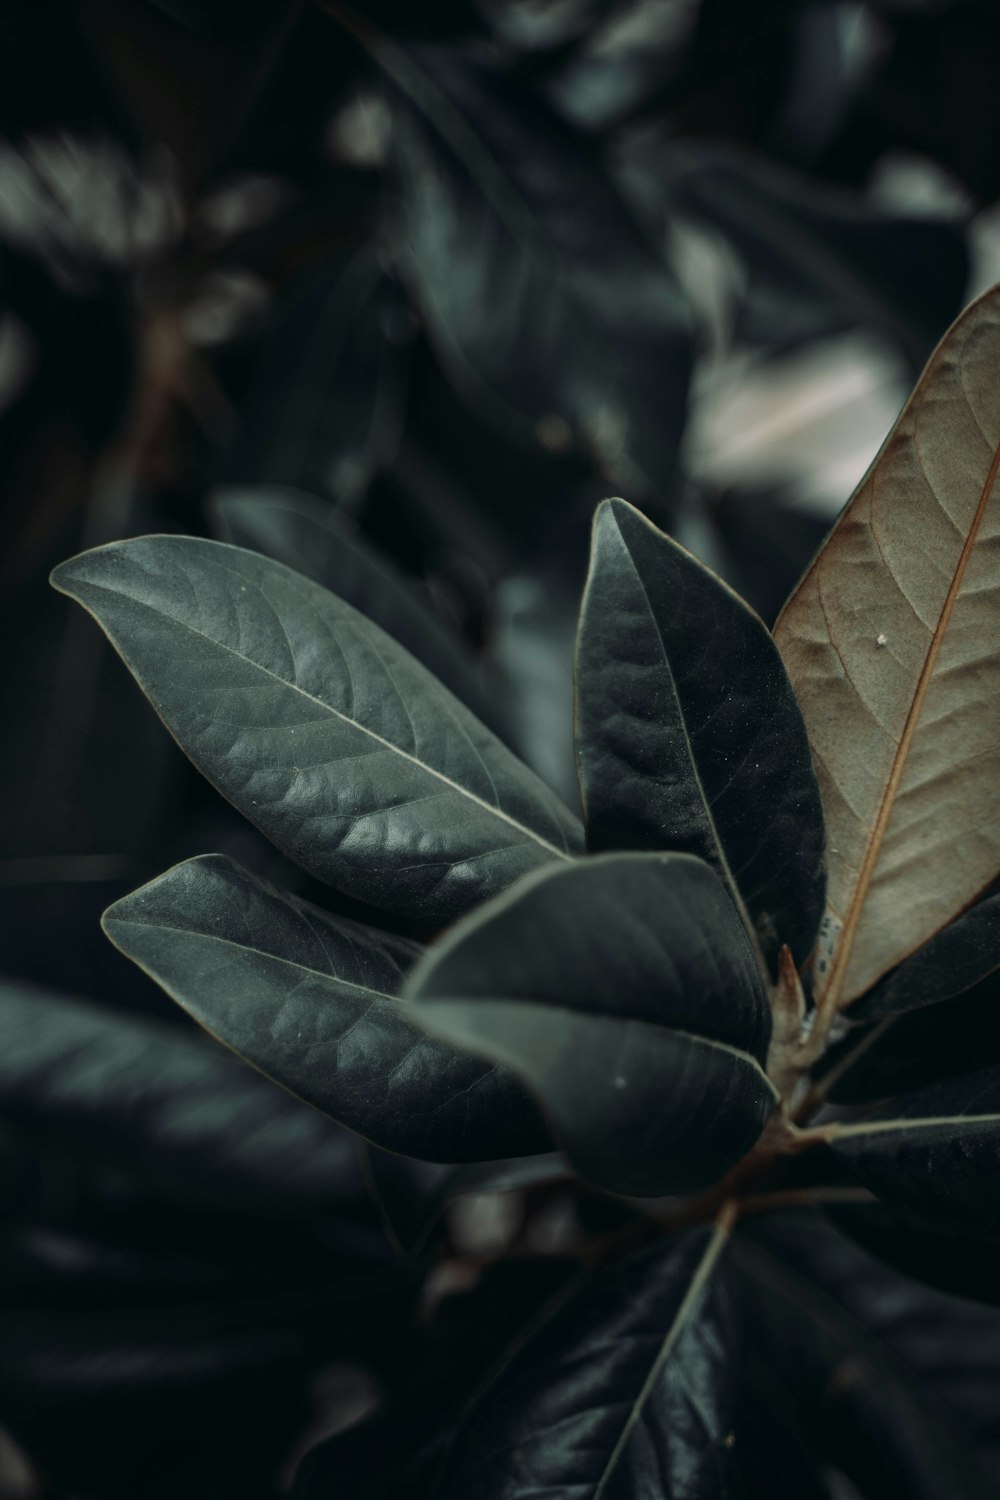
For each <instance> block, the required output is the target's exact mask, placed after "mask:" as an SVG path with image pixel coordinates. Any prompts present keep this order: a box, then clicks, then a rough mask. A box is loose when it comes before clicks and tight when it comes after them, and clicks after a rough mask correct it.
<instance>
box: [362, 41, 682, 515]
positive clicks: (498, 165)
mask: <svg viewBox="0 0 1000 1500" xmlns="http://www.w3.org/2000/svg"><path fill="white" fill-rule="evenodd" d="M362 39H363V40H365V41H366V43H367V44H368V45H369V46H370V47H371V49H372V51H373V53H374V55H375V58H376V60H377V61H378V63H379V64H380V66H381V67H382V68H383V69H384V70H385V72H386V73H387V74H388V75H389V76H390V78H391V79H392V81H393V83H394V84H395V85H396V87H397V89H398V91H399V94H398V96H396V97H394V98H393V100H392V103H393V107H394V112H395V114H396V129H395V131H394V135H393V146H394V153H395V157H396V163H397V167H398V175H399V195H398V216H397V221H398V232H399V241H400V252H401V259H400V271H401V274H402V276H403V277H404V279H405V280H406V281H407V282H408V283H409V285H410V287H411V289H412V292H413V295H414V298H415V300H416V302H417V304H418V306H419V307H420V310H421V312H422V314H423V317H424V319H425V321H426V324H427V327H428V331H429V333H430V335H431V337H432V338H433V340H434V342H435V345H436V348H437V350H438V353H439V355H440V357H441V358H442V361H443V363H444V364H445V366H446V368H447V369H448V370H449V371H450V373H451V375H452V378H453V380H454V381H455V383H456V385H457V386H458V387H459V389H460V390H461V391H462V392H463V394H466V395H468V396H470V397H471V398H472V399H474V400H476V401H477V402H478V404H479V405H480V406H481V407H482V408H483V409H484V410H485V411H486V412H487V414H488V415H490V416H491V417H492V418H494V419H495V421H496V422H497V424H498V425H499V426H500V427H501V429H504V430H506V431H508V432H510V433H511V434H512V435H513V436H515V437H516V438H519V439H522V440H527V441H529V442H533V441H534V442H537V441H539V440H540V441H541V442H543V443H547V444H548V445H549V446H551V447H556V448H560V449H561V448H570V447H576V448H578V449H582V450H583V451H585V452H588V453H589V454H591V455H592V456H593V457H594V458H596V460H597V461H598V462H599V463H600V465H601V467H602V470H603V471H604V472H605V473H608V474H611V475H613V476H614V478H615V480H616V482H617V483H619V484H620V485H621V486H622V487H625V486H626V485H627V486H628V488H629V491H630V493H633V494H642V493H645V494H648V495H650V496H651V497H657V498H659V499H661V500H663V499H667V500H670V499H672V498H673V489H674V485H675V482H676V472H677V450H678V445H679V442H680V437H681V433H682V429H683V423H684V415H685V408H686V403H687V389H688V381H689V376H690V368H691V351H692V341H691V320H690V313H689V311H688V309H687V307H686V305H685V302H684V299H683V298H682V296H681V294H680V290H679V287H678V284H677V281H676V279H675V277H674V275H673V272H672V270H671V267H670V266H669V264H668V262H667V260H666V257H665V256H663V255H662V254H661V253H660V252H659V251H658V249H657V248H656V246H655V245H654V244H653V242H652V240H647V239H646V237H645V235H644V233H643V232H642V231H641V230H640V229H639V227H638V226H637V223H636V221H635V219H634V218H633V216H632V214H631V211H630V209H629V207H628V205H627V203H626V202H625V201H624V200H623V199H622V197H621V196H620V194H619V192H618V190H617V188H616V187H615V184H614V182H613V180H612V178H611V176H610V174H609V173H607V171H606V170H605V169H604V167H603V165H602V163H601V161H600V157H599V154H598V153H596V152H595V151H593V150H589V149H587V148H586V147H583V146H582V145H581V140H580V137H579V135H578V134H577V133H576V132H574V131H573V130H571V129H570V128H568V127H567V126H566V124H565V123H564V122H563V121H561V120H560V119H559V118H558V116H557V115H556V114H555V113H554V112H553V111H552V110H551V109H550V108H549V107H548V106H547V105H546V104H545V103H544V102H543V100H542V98H541V96H540V93H539V91H538V90H533V91H532V90H528V89H526V88H524V87H523V85H520V84H519V83H518V82H517V81H516V80H515V79H514V78H512V77H511V75H510V73H509V72H508V73H506V74H505V73H504V72H503V71H502V70H501V69H500V68H498V67H497V66H496V65H495V64H491V63H490V61H489V60H488V59H486V58H484V57H482V56H479V57H477V56H474V55H472V54H471V53H469V52H468V51H466V52H464V53H463V52H459V51H458V50H457V49H455V48H451V49H445V48H435V47H422V48H411V49H408V50H404V49H402V48H400V47H396V46H393V45H392V44H391V43H389V42H386V41H381V42H380V41H379V40H377V39H374V38H372V37H371V36H370V35H365V36H363V38H362ZM484 309H486V310H488V311H487V312H486V314H485V315H484Z"/></svg>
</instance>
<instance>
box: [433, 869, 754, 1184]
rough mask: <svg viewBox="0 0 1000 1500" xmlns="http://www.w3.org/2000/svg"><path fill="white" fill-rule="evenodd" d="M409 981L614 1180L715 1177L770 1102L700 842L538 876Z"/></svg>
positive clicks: (579, 1157) (736, 948)
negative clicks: (687, 848) (684, 850)
mask: <svg viewBox="0 0 1000 1500" xmlns="http://www.w3.org/2000/svg"><path fill="white" fill-rule="evenodd" d="M407 991H408V993H409V994H410V995H412V996H413V998H414V999H415V1000H416V1001H417V1002H418V1003H419V1006H420V1010H421V1012H422V1013H423V1014H424V1015H425V1016H426V1018H427V1021H428V1024H429V1025H430V1026H431V1027H433V1029H434V1030H435V1031H440V1032H441V1033H442V1034H443V1035H445V1036H448V1037H450V1038H452V1039H453V1040H454V1041H456V1042H458V1043H460V1044H462V1045H466V1046H468V1047H470V1048H472V1049H473V1050H475V1051H481V1052H483V1053H484V1054H485V1055H487V1056H489V1057H491V1058H493V1059H495V1060H497V1061H503V1062H504V1063H505V1064H508V1065H510V1066H511V1067H513V1068H514V1069H515V1071H516V1072H517V1073H518V1074H519V1075H520V1076H521V1077H523V1078H524V1079H525V1080H526V1081H527V1082H528V1083H529V1084H530V1086H531V1088H532V1090H533V1091H534V1093H535V1094H536V1096H537V1097H538V1099H539V1100H540V1102H541V1103H542V1104H543V1106H544V1108H545V1110H546V1113H547V1115H548V1117H549V1119H550V1121H551V1123H552V1126H553V1131H554V1133H555V1135H556V1138H557V1140H558V1142H559V1144H560V1145H561V1146H562V1147H563V1148H564V1149H565V1151H566V1153H567V1155H568V1156H569V1158H570V1160H571V1161H572V1162H573V1164H574V1166H575V1167H576V1168H577V1169H578V1171H579V1172H580V1173H581V1174H582V1175H583V1176H584V1177H585V1178H587V1179H588V1180H589V1181H591V1182H594V1183H595V1184H597V1185H598V1186H600V1187H603V1188H607V1189H609V1190H610V1191H612V1192H619V1193H631V1194H638V1195H657V1194H661V1193H671V1192H681V1191H684V1190H686V1189H690V1188H696V1187H700V1186H702V1185H703V1184H705V1183H707V1182H710V1181H712V1180H714V1179H715V1178H716V1177H718V1176H719V1175H721V1173H722V1172H724V1171H725V1170H726V1168H727V1167H730V1166H732V1164H733V1163H734V1162H736V1161H738V1160H739V1159H740V1158H741V1157H742V1156H743V1155H744V1154H745V1153H746V1152H747V1151H749V1150H750V1148H751V1146H753V1144H754V1142H755V1141H756V1140H757V1138H758V1136H759V1135H760V1132H761V1130H762V1129H763V1127H764V1124H765V1121H766V1120H767V1118H768V1116H769V1115H770V1113H771V1111H772V1109H773V1108H774V1102H775V1094H774V1090H773V1088H772V1086H771V1084H770V1082H769V1080H768V1078H767V1076H766V1074H765V1073H764V1071H763V1069H762V1067H761V1063H762V1062H763V1061H764V1059H765V1057H766V1052H767V1044H768V1040H769V1037H770V1030H771V1021H770V1013H769V1010H768V1007H767V1001H766V999H765V996H764V988H763V980H762V977H761V974H760V971H759V968H758V965H757V962H756V959H755V958H754V954H753V950H752V948H751V945H750V940H749V938H748V937H747V934H746V931H745V930H744V927H743V924H742V922H741V921H740V919H739V917H738V915H737V913H736V910H735V908H734V907H733V905H732V902H731V901H730V900H729V897H728V896H727V894H726V891H725V887H724V886H723V885H722V882H721V881H720V880H719V879H718V877H717V876H716V875H715V874H714V872H713V871H712V870H711V869H710V868H709V867H708V865H706V864H705V863H704V862H703V861H701V860H698V859H694V858H693V857H692V856H690V855H685V854H618V855H614V854H612V855H603V856H599V857H597V858H594V859H588V860H582V861H579V862H578V863H576V864H574V865H571V866H570V867H569V868H567V869H563V868H560V869H559V870H558V872H555V871H553V872H549V871H547V870H546V871H539V872H538V874H537V875H534V876H528V877H527V878H525V879H524V880H522V881H520V882H519V883H518V884H517V885H516V886H515V887H514V888H513V889H512V890H510V891H508V892H506V893H505V894H504V895H503V896H502V897H500V898H498V899H497V900H496V901H494V902H491V903H490V904H489V905H487V906H485V907H483V908H482V909H481V910H479V911H477V912H475V913H473V915H472V916H470V917H469V918H467V919H466V921H465V922H463V923H461V924H460V925H459V926H457V927H456V928H455V929H454V930H453V931H452V932H450V933H449V934H447V935H446V936H445V937H444V938H443V939H442V940H441V941H440V942H439V943H437V944H436V945H435V946H434V947H433V948H432V949H431V950H429V951H428V953H427V954H426V956H425V958H424V959H422V960H421V961H420V963H419V964H418V965H417V967H416V968H415V969H414V970H413V973H412V975H411V977H410V979H409V980H408V982H407Z"/></svg>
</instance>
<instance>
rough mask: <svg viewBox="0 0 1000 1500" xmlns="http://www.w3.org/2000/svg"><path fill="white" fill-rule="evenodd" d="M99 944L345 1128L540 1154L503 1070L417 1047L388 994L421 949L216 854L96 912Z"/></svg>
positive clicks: (400, 1006) (539, 1137)
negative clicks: (118, 952)
mask: <svg viewBox="0 0 1000 1500" xmlns="http://www.w3.org/2000/svg"><path fill="white" fill-rule="evenodd" d="M104 928H105V931H106V932H107V933H108V936H109V937H110V938H111V939H112V941H113V942H115V943H116V944H117V945H118V947H119V948H121V949H122V950H123V952H125V953H127V954H128V955H129V957H130V958H133V959H134V960H135V961H136V963H138V964H139V965H141V967H142V968H144V969H145V970H146V971H147V972H148V973H150V974H152V976H153V977H154V978H155V979H157V980H158V981H159V982H160V984H162V985H163V987H164V988H165V989H166V990H167V991H168V993H169V994H171V995H172V996H173V998H174V999H175V1000H177V1001H178V1002H179V1004H181V1005H183V1006H184V1008H185V1010H187V1011H189V1012H190V1014H191V1015H192V1016H193V1017H194V1018H195V1020H196V1021H199V1022H200V1023H201V1025H203V1026H205V1027H206V1028H207V1029H208V1030H209V1031H210V1032H211V1033H212V1034H213V1035H214V1036H215V1037H217V1038H218V1039H219V1040H220V1041H222V1042H224V1043H225V1045H226V1046H227V1047H231V1048H232V1050H233V1051H234V1052H236V1053H238V1054H239V1055H240V1056H241V1057H243V1058H245V1059H246V1060H247V1061H248V1062H251V1063H253V1065H254V1066H255V1067H257V1068H259V1069H260V1070H261V1072H262V1073H266V1074H267V1075H268V1076H269V1077H270V1078H273V1079H274V1080H275V1081H276V1082H278V1083H280V1084H282V1085H283V1086H284V1087H285V1088H287V1089H289V1090H290V1091H291V1092H292V1093H293V1094H296V1095H298V1096H299V1097H300V1098H302V1099H305V1100H306V1101H307V1102H308V1103H309V1104H312V1105H314V1106H315V1107H316V1108H317V1109H320V1110H322V1111H323V1112H324V1114H328V1115H330V1116H331V1117H332V1118H333V1119H335V1120H337V1121H339V1122H340V1123H341V1124H342V1125H346V1126H348V1127H349V1128H350V1129H351V1130H354V1131H356V1132H357V1133H358V1134H360V1135H363V1136H365V1137H366V1138H367V1139H368V1140H370V1141H374V1142H375V1143H376V1144H377V1145H380V1146H384V1147H387V1148H388V1149H390V1150H392V1151H401V1152H404V1153H407V1154H410V1155H413V1156H427V1157H430V1158H432V1159H436V1160H442V1161H478V1160H481V1159H483V1158H486V1157H495V1156H503V1155H510V1154H511V1153H512V1152H514V1151H523V1152H528V1151H531V1150H533V1149H534V1148H535V1147H536V1146H537V1147H538V1148H539V1149H544V1147H545V1145H546V1144H547V1137H546V1132H545V1129H544V1127H543V1125H542V1124H541V1121H540V1120H539V1118H538V1115H537V1111H536V1110H535V1108H534V1107H533V1105H532V1104H531V1102H530V1100H529V1099H528V1098H527V1097H526V1096H525V1093H524V1091H523V1089H522V1088H521V1086H520V1085H519V1084H517V1083H516V1082H515V1080H514V1079H513V1078H511V1077H510V1075H509V1074H506V1073H504V1072H503V1070H501V1069H498V1068H496V1067H493V1066H491V1065H490V1064H488V1063H484V1062H483V1060H482V1059H481V1058H471V1057H469V1056H468V1055H467V1054H465V1053H461V1052H459V1051H457V1050H456V1049H455V1048H454V1047H453V1046H449V1045H448V1043H447V1042H443V1041H439V1040H437V1039H433V1038H431V1037H428V1035H427V1034H426V1032H425V1031H424V1029H423V1028H422V1027H421V1026H420V1025H419V1024H418V1023H417V1021H416V1020H414V1019H412V1018H411V1017H410V1016H409V1015H408V1014H407V1011H408V1009H409V1007H408V1006H407V1005H406V1004H405V1002H403V1001H401V1000H399V999H398V998H397V996H398V992H399V989H400V986H401V984H402V980H403V976H404V974H405V972H406V970H407V969H408V968H409V967H410V965H411V964H412V963H413V960H414V958H415V957H416V955H417V953H418V951H419V950H418V949H417V948H416V946H415V945H413V944H411V943H406V942H403V941H402V940H401V939H393V938H390V937H388V936H387V935H386V934H383V933H376V932H374V931H372V930H371V929H370V928H366V927H363V926H360V925H359V924H358V923H356V922H349V921H345V920H344V919H342V918H339V917H333V916H331V915H329V913H327V912H323V911H321V910H320V909H319V908H318V907H315V906H311V905H310V904H309V903H308V902H305V901H299V900H297V899H296V898H295V897H293V896H290V895H287V894H285V893H283V892H281V891H278V890H276V889H275V887H274V886H272V885H269V884H268V883H267V882H266V881H263V880H260V879H258V878H257V877H256V876H255V875H252V874H251V873H250V871H249V870H245V869H243V868H242V866H240V865H238V864H236V863H235V862H234V861H233V860H230V859H226V858H225V857H224V856H223V855H206V856H204V857H203V858H201V859H191V860H187V861H186V862H185V863H184V864H181V865H177V866H175V867H174V869H172V870H168V871H167V873H166V874H165V875H161V876H160V877H159V878H158V879H157V880H154V881H151V882H150V884H149V885H146V886H143V887H142V889H141V890H138V891H135V892H133V893H132V895H130V896H126V897H125V898H124V899H123V900H121V901H117V902H116V903H115V905H114V906H112V907H110V908H109V909H108V911H107V912H106V913H105V915H104Z"/></svg>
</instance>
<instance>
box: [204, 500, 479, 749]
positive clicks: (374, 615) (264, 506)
mask: <svg viewBox="0 0 1000 1500" xmlns="http://www.w3.org/2000/svg"><path fill="white" fill-rule="evenodd" d="M212 510H213V512H214V514H215V516H216V519H217V521H218V523H219V526H220V529H221V535H222V537H223V540H224V541H227V542H232V543H234V545H235V546H237V547H249V548H251V549H252V550H253V551H255V552H263V553H264V554H265V555H266V556H267V557H273V558H276V559H277V561H278V562H283V563H287V564H288V566H289V567H290V568H294V569H295V570H296V572H298V573H304V574H305V575H306V577H307V578H312V579H314V580H315V581H316V583H321V584H322V585H323V587H324V588H328V589H331V590H332V591H333V593H335V594H337V595H338V596H339V597H340V598H341V599H345V600H346V601H347V603H348V604H353V605H354V608H355V609H357V610H360V611H361V613H362V614H363V615H365V616H367V618H368V619H369V620H373V621H374V622H375V624H376V625H380V626H381V627H382V629H383V630H384V631H385V632H386V633H387V634H388V635H391V636H393V637H394V638H395V639H396V640H397V641H399V643H400V645H401V646H405V647H406V649H407V651H409V652H410V654H411V655H412V656H415V657H416V658H417V660H418V661H421V662H423V664H424V666H425V667H427V668H428V670H429V671H431V672H433V673H434V676H435V677H436V678H438V680H439V681H440V682H443V683H444V685H445V687H446V688H448V689H449V690H450V691H451V692H453V693H454V694H455V697H456V698H460V699H461V701H462V702H463V703H464V704H465V705H466V707H467V708H471V709H472V711H473V713H475V714H476V715H478V717H479V718H480V719H482V721H483V723H484V724H492V723H493V722H494V720H495V718H496V716H495V714H494V711H493V708H492V706H491V704H490V702H489V699H488V697H487V695H486V690H485V688H484V687H483V683H482V681H481V678H480V675H479V669H478V666H477V663H476V661H475V658H474V657H473V656H472V655H471V653H470V652H468V651H466V650H465V649H464V648H463V646H462V643H461V641H460V640H458V638H457V637H456V636H455V635H454V634H453V633H451V632H449V630H448V629H447V627H446V626H445V625H443V624H442V623H441V621H440V620H438V619H437V618H436V617H435V616H434V614H433V613H432V612H431V609H430V607H429V605H427V604H425V603H424V602H423V600H422V599H421V598H420V597H419V595H418V594H417V592H416V590H415V589H414V588H413V587H412V586H411V585H410V584H409V583H408V581H407V580H406V579H405V578H404V577H403V575H402V574H401V573H399V572H398V571H397V570H396V568H394V567H393V565H392V563H391V562H390V561H389V559H388V558H385V557H381V556H380V555H379V554H378V553H377V552H376V551H375V549H374V548H373V547H370V546H369V545H368V543H367V542H365V541H364V540H363V538H362V537H361V536H360V534H359V532H358V529H357V527H356V526H354V525H352V523H351V522H350V521H349V520H347V519H346V518H345V517H344V516H343V515H341V514H339V513H338V512H337V511H336V510H335V509H334V507H333V506H332V505H331V504H329V502H327V503H324V502H323V501H321V500H316V499H314V498H313V497H312V496H311V495H306V494H304V493H302V492H301V491H300V490H293V489H281V488H273V489H271V488H260V489H256V488H247V489H223V490H217V491H216V492H215V495H214V496H213V498H212Z"/></svg>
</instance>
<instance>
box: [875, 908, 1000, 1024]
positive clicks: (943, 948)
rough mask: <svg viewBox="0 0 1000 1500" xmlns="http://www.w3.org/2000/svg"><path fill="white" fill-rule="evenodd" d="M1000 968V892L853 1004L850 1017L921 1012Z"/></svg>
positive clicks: (957, 918) (948, 998)
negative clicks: (926, 1006)
mask: <svg viewBox="0 0 1000 1500" xmlns="http://www.w3.org/2000/svg"><path fill="white" fill-rule="evenodd" d="M997 969H1000V891H998V892H995V893H994V894H992V895H990V896H988V897H986V898H985V899H984V900H982V901H978V902H977V903H976V905H975V906H971V907H970V908H969V910H968V911H966V912H963V913H962V914H961V916H958V917H956V918H955V920H954V922H950V923H949V924H948V926H947V927H945V928H944V930H943V931H941V932H939V933H937V935H936V936H935V937H932V938H931V940H930V942H929V943H925V944H924V946H923V947H922V948H919V949H918V950H917V952H916V953H914V954H913V956H912V957H911V958H908V959H907V960H906V962H905V963H904V964H901V965H900V966H899V968H898V969H894V970H893V972H892V973H891V974H887V975H886V977H885V978H884V979H883V980H881V981H880V982H879V983H878V984H877V985H875V987H874V989H871V990H869V991H868V993H867V995H863V996H862V997H861V999H860V1000H859V1001H858V1002H857V1004H855V1005H854V1006H852V1007H851V1019H852V1020H854V1019H857V1020H859V1021H877V1020H881V1019H882V1017H883V1016H895V1015H900V1014H901V1013H902V1012H904V1011H910V1010H919V1009H921V1008H922V1007H923V1006H925V1005H936V1004H938V1002H939V1001H942V1000H954V999H955V998H956V996H958V995H964V994H965V993H966V991H968V990H971V989H972V988H973V986H974V985H977V984H979V983H980V981H981V980H983V979H986V978H987V977H988V976H989V975H990V974H993V973H995V972H996V970H997Z"/></svg>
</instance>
